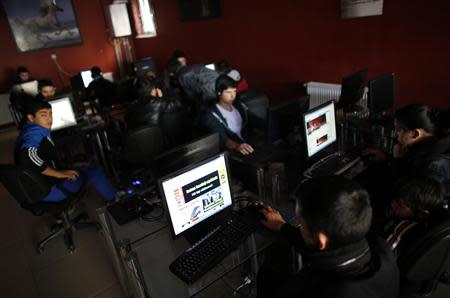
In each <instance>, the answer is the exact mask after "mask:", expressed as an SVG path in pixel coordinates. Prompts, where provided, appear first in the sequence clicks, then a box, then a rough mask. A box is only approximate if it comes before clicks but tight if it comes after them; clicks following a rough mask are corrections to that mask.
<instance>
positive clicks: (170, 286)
mask: <svg viewBox="0 0 450 298" xmlns="http://www.w3.org/2000/svg"><path fill="white" fill-rule="evenodd" d="M98 214H99V218H100V224H101V226H102V232H103V235H104V236H105V240H106V243H107V246H108V251H109V254H110V258H111V260H112V262H113V266H114V269H115V271H116V274H117V276H118V278H119V282H120V284H121V287H122V290H123V292H124V293H125V295H126V297H158V298H159V297H161V298H164V297H191V296H194V295H196V294H198V293H200V292H202V291H203V290H205V289H206V288H207V287H209V286H210V285H212V284H213V283H214V282H215V281H217V280H218V279H220V278H221V277H223V276H224V275H226V274H227V273H228V272H230V271H232V270H233V269H235V268H236V267H238V266H239V265H241V264H243V263H244V262H246V261H248V260H250V261H251V266H252V271H253V272H254V273H255V274H256V272H257V270H258V264H257V262H256V254H257V253H258V252H260V251H262V250H264V249H265V248H266V247H267V246H269V245H270V243H271V242H272V238H270V237H267V235H265V236H263V235H261V234H259V233H258V232H256V233H254V234H253V235H252V236H250V237H249V238H248V239H247V241H246V242H245V243H243V244H242V245H241V246H240V247H239V248H238V249H236V250H235V251H234V252H232V253H231V254H229V255H228V256H227V257H226V258H225V259H224V260H223V261H222V262H221V263H220V264H219V265H217V266H215V267H214V268H213V269H212V270H210V272H208V273H207V274H205V275H204V276H203V277H202V278H200V279H199V280H198V281H197V282H195V283H193V284H191V285H187V284H185V283H184V282H183V281H181V280H180V279H178V278H177V277H176V276H175V275H173V274H172V273H171V272H170V270H169V265H170V263H171V262H172V261H173V260H175V258H176V257H177V256H179V255H180V254H181V253H182V252H183V251H185V250H186V249H187V248H188V247H189V246H190V245H189V243H188V242H187V241H186V240H185V239H184V238H182V237H181V238H178V239H176V240H173V239H172V234H171V231H170V228H169V227H168V225H167V222H166V221H165V220H160V221H154V222H145V221H142V220H140V219H138V220H135V221H133V222H130V223H128V224H125V225H123V226H119V225H117V223H116V222H115V221H114V219H113V218H112V217H111V216H110V215H109V213H108V212H107V209H106V207H104V208H101V209H99V210H98Z"/></svg>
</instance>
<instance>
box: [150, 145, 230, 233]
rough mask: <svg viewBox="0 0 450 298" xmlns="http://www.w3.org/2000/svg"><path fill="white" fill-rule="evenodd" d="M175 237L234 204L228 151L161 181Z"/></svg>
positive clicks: (160, 184)
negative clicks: (228, 165) (226, 153)
mask: <svg viewBox="0 0 450 298" xmlns="http://www.w3.org/2000/svg"><path fill="white" fill-rule="evenodd" d="M159 187H160V190H161V194H162V197H163V199H164V202H165V204H166V207H167V210H168V215H169V220H170V223H171V226H172V232H173V234H174V236H175V237H177V236H180V235H181V234H182V233H184V232H187V230H189V229H191V228H193V227H194V226H196V225H198V224H199V223H201V222H203V221H204V220H206V219H208V218H211V217H213V216H214V215H218V213H220V212H221V211H223V210H225V209H227V208H228V207H231V206H232V198H231V189H230V176H229V174H228V167H227V159H226V155H225V153H221V154H219V155H216V156H214V157H212V158H210V159H207V160H205V161H203V162H200V163H197V164H194V165H192V166H189V167H188V168H184V169H182V170H180V171H178V172H176V173H174V174H171V175H169V176H167V177H164V178H162V179H161V180H160V181H159Z"/></svg>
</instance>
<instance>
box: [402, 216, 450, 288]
mask: <svg viewBox="0 0 450 298" xmlns="http://www.w3.org/2000/svg"><path fill="white" fill-rule="evenodd" d="M397 263H398V266H399V268H400V272H401V273H402V274H403V276H404V277H405V278H406V279H407V280H409V281H432V280H438V279H439V278H440V277H441V276H442V275H443V274H444V272H449V270H450V219H445V220H443V221H441V222H440V223H439V224H437V225H435V226H434V228H431V229H430V230H429V231H428V232H427V233H426V234H425V235H424V237H422V238H421V239H419V240H418V241H416V242H415V243H414V244H413V247H410V248H409V249H408V253H406V254H405V255H400V256H399V258H398V260H397Z"/></svg>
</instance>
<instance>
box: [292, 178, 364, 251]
mask: <svg viewBox="0 0 450 298" xmlns="http://www.w3.org/2000/svg"><path fill="white" fill-rule="evenodd" d="M298 205H299V207H300V208H299V210H298V214H297V215H298V216H299V218H300V223H301V232H302V235H303V238H304V240H305V242H306V244H307V245H308V246H309V247H311V248H313V249H318V250H327V249H329V248H339V247H343V246H345V245H349V244H352V243H356V242H358V241H361V240H363V239H364V238H365V236H366V234H367V232H368V231H369V228H370V224H371V221H372V207H371V206H370V201H369V194H368V193H367V191H365V190H364V189H363V188H361V187H360V186H359V185H358V184H357V183H355V182H354V181H351V180H348V179H346V178H343V177H340V176H329V177H319V178H314V179H311V180H308V181H306V182H305V183H303V184H302V185H301V188H300V192H299V199H298Z"/></svg>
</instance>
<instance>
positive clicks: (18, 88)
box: [12, 81, 39, 96]
mask: <svg viewBox="0 0 450 298" xmlns="http://www.w3.org/2000/svg"><path fill="white" fill-rule="evenodd" d="M12 89H13V91H14V92H16V93H21V92H23V93H26V94H28V95H31V96H36V95H37V94H38V93H39V89H38V81H29V82H26V83H22V84H16V85H14V86H13V87H12Z"/></svg>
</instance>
